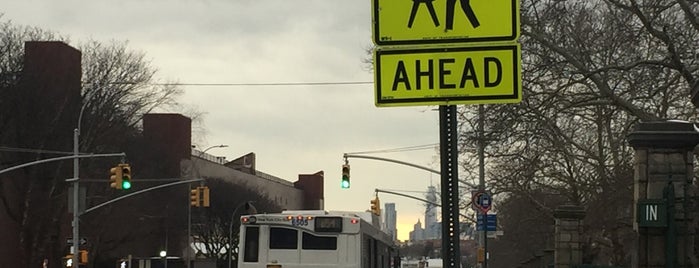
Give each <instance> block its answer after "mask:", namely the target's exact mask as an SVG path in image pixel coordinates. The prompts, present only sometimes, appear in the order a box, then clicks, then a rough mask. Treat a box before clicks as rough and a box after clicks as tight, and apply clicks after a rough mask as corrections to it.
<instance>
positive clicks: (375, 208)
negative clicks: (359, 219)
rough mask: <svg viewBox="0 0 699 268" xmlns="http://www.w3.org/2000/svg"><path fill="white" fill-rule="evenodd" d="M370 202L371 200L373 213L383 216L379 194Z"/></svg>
mask: <svg viewBox="0 0 699 268" xmlns="http://www.w3.org/2000/svg"><path fill="white" fill-rule="evenodd" d="M370 202H371V213H373V214H374V215H376V216H381V203H380V201H379V197H378V196H377V197H376V198H374V199H372V200H371V201H370Z"/></svg>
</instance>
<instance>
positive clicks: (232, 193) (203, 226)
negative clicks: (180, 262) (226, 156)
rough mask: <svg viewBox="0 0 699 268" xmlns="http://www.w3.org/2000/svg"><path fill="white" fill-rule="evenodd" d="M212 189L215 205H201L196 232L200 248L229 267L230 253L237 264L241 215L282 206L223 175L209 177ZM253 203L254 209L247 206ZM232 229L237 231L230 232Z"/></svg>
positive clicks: (193, 229) (234, 263)
mask: <svg viewBox="0 0 699 268" xmlns="http://www.w3.org/2000/svg"><path fill="white" fill-rule="evenodd" d="M206 184H207V186H208V187H209V188H210V189H211V190H210V191H211V192H210V196H211V200H210V201H211V206H210V207H208V208H201V209H200V215H199V217H197V223H196V224H194V225H193V228H192V231H193V234H194V235H195V236H196V237H197V240H198V242H199V243H196V246H197V251H198V252H200V254H202V255H203V256H205V257H207V258H212V259H216V260H217V263H218V264H219V265H218V266H219V267H227V264H228V257H229V254H230V257H231V259H232V263H233V267H237V259H238V242H239V240H238V238H239V229H240V216H241V215H245V214H249V213H255V212H254V211H256V212H257V213H266V212H268V213H278V212H280V211H281V208H280V207H279V206H277V205H275V204H274V202H273V201H271V200H269V199H268V198H267V197H266V196H263V195H262V194H261V192H262V191H258V190H255V189H251V188H250V187H249V186H247V185H238V184H232V183H230V182H227V181H225V180H223V179H207V182H206ZM248 202H250V203H252V205H253V206H254V211H253V210H250V209H246V203H248ZM229 230H232V231H233V233H229ZM231 237H232V238H233V240H230V238H231Z"/></svg>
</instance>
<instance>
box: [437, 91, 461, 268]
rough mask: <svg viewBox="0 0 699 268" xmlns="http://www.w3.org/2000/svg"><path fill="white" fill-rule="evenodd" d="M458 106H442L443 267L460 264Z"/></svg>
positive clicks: (440, 124) (440, 107) (440, 111)
mask: <svg viewBox="0 0 699 268" xmlns="http://www.w3.org/2000/svg"><path fill="white" fill-rule="evenodd" d="M456 126H457V120H456V106H455V105H442V106H439V143H440V146H439V147H440V149H439V151H440V158H441V159H440V162H441V172H440V175H441V184H442V267H450V268H457V267H460V266H461V251H460V240H461V239H460V231H459V180H458V177H459V176H458V164H459V163H458V151H457V146H456V142H457V140H458V139H457V133H456V131H457V128H456Z"/></svg>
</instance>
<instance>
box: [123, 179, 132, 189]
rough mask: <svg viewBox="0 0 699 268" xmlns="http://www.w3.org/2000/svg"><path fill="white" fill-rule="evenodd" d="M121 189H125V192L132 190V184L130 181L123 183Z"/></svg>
mask: <svg viewBox="0 0 699 268" xmlns="http://www.w3.org/2000/svg"><path fill="white" fill-rule="evenodd" d="M121 189H124V190H128V189H131V182H130V181H122V182H121Z"/></svg>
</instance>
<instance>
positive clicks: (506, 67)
mask: <svg viewBox="0 0 699 268" xmlns="http://www.w3.org/2000/svg"><path fill="white" fill-rule="evenodd" d="M374 63H375V68H376V69H375V71H374V73H375V76H376V77H375V86H376V106H379V107H384V106H419V105H452V104H488V103H515V102H519V101H520V100H521V98H522V86H521V84H522V83H521V78H520V77H521V74H520V73H521V70H520V66H521V64H520V46H519V44H509V45H493V46H479V47H471V46H469V47H448V48H417V49H416V48H409V49H402V48H401V49H379V50H376V51H375V52H374Z"/></svg>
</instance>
